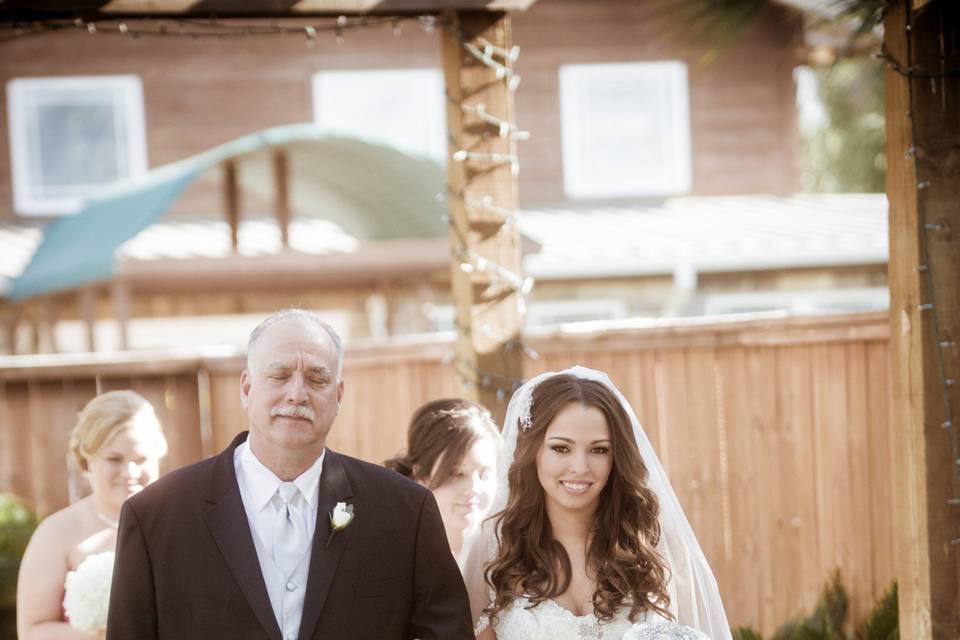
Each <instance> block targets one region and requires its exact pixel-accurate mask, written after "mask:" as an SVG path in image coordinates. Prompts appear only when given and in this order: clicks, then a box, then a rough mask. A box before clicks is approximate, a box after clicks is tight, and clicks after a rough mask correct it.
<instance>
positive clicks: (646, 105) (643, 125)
mask: <svg viewBox="0 0 960 640" xmlns="http://www.w3.org/2000/svg"><path fill="white" fill-rule="evenodd" d="M560 118H561V124H562V135H563V181H564V190H565V192H566V194H567V197H569V198H617V197H626V196H666V195H672V194H680V193H686V192H687V191H689V190H690V116H689V105H688V97H687V68H686V65H684V64H683V63H682V62H674V61H666V62H630V63H622V64H576V65H564V66H562V67H560Z"/></svg>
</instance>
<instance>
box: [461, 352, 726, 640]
mask: <svg viewBox="0 0 960 640" xmlns="http://www.w3.org/2000/svg"><path fill="white" fill-rule="evenodd" d="M561 374H567V375H572V376H576V377H578V378H584V379H587V380H595V381H597V382H600V383H601V384H603V385H605V386H606V387H607V388H609V389H610V390H611V391H612V392H613V393H614V395H615V396H616V397H617V399H618V400H619V401H620V404H621V405H623V408H624V410H625V411H626V413H627V415H628V416H630V421H631V422H632V424H633V435H634V438H635V439H636V442H637V448H638V449H639V450H640V456H641V458H642V459H643V462H644V464H645V465H646V467H647V470H648V472H649V477H648V479H647V486H649V487H650V489H651V490H652V491H653V492H654V493H655V494H656V495H657V499H658V500H659V502H660V530H661V535H660V542H659V544H658V545H657V551H659V552H660V554H661V556H662V557H663V559H664V561H665V562H666V565H667V568H668V570H669V575H670V580H669V582H668V584H667V589H668V592H669V595H670V612H671V613H672V614H673V615H674V617H675V618H676V621H677V622H678V623H679V624H682V625H686V626H688V627H693V628H694V629H699V630H700V631H702V632H704V633H705V634H707V635H708V636H709V637H710V638H711V639H712V640H730V638H731V633H730V626H729V625H728V624H727V616H726V614H725V613H724V610H723V603H722V601H721V600H720V590H719V588H718V587H717V581H716V579H715V578H714V576H713V572H712V571H711V570H710V566H709V565H708V564H707V560H706V558H705V557H704V555H703V551H701V549H700V544H699V543H698V542H697V537H696V536H695V535H694V533H693V529H691V528H690V523H689V522H688V521H687V518H686V516H685V515H684V513H683V509H682V508H681V507H680V502H679V501H678V500H677V496H676V494H675V493H674V492H673V488H672V487H671V486H670V482H669V481H668V480H667V474H666V473H665V472H664V470H663V465H661V464H660V459H659V458H658V457H657V454H656V452H654V450H653V446H652V445H651V444H650V440H649V439H647V435H646V434H645V433H644V431H643V427H642V426H641V425H640V421H639V420H638V419H637V416H636V414H635V413H634V412H633V408H632V407H631V406H630V403H629V402H627V400H626V398H624V397H623V394H621V393H620V391H619V390H618V389H617V388H616V386H614V384H613V382H611V380H610V378H609V377H608V376H607V375H606V374H605V373H603V372H602V371H596V370H594V369H588V368H586V367H581V366H576V367H572V368H570V369H567V370H565V371H551V372H548V373H543V374H540V375H538V376H536V377H534V378H532V379H530V380H529V381H527V382H526V383H525V384H524V385H523V386H521V387H520V388H519V389H518V390H517V391H516V393H514V394H513V397H512V398H511V399H510V404H509V406H508V407H507V416H506V419H505V420H504V425H503V433H502V438H503V440H502V450H501V452H500V456H499V459H498V461H497V482H498V484H497V492H496V495H495V496H494V499H493V502H492V503H491V505H490V511H489V514H491V515H492V514H496V513H499V512H500V511H502V510H503V508H504V507H505V506H506V504H507V498H508V496H509V493H510V487H509V485H508V483H507V473H508V471H509V470H510V466H511V465H512V464H513V457H514V451H515V449H516V446H517V433H518V430H519V428H520V426H519V425H520V422H521V420H526V421H527V423H528V424H529V419H530V404H531V401H532V398H533V389H534V388H535V387H536V386H537V385H538V384H540V382H542V381H543V380H545V379H547V378H549V377H552V376H555V375H561ZM464 546H465V548H464V554H463V556H462V557H463V559H464V561H463V562H464V564H463V570H464V578H465V581H466V584H467V591H468V592H469V595H470V608H471V611H472V614H473V620H474V623H475V624H476V623H477V621H478V619H479V618H480V614H481V612H482V611H483V609H484V608H486V606H487V605H488V604H489V603H490V595H491V594H490V588H489V585H487V584H486V582H485V580H484V571H485V570H486V566H487V564H488V563H489V561H490V560H491V559H492V558H493V557H494V556H495V554H496V551H497V538H496V535H495V531H494V521H493V520H492V519H491V520H485V521H484V522H483V526H482V527H480V528H479V530H478V531H476V532H475V533H474V535H473V536H472V537H471V538H470V539H469V540H467V541H465V545H464Z"/></svg>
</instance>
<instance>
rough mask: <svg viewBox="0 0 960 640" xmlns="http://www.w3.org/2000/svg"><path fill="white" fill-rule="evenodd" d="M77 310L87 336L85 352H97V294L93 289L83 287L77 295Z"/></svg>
mask: <svg viewBox="0 0 960 640" xmlns="http://www.w3.org/2000/svg"><path fill="white" fill-rule="evenodd" d="M77 297H78V299H77V309H78V310H79V315H80V319H81V320H83V325H84V328H85V329H86V334H87V351H89V352H91V353H93V352H94V351H96V350H97V334H96V326H97V292H96V290H95V289H94V288H93V287H83V288H82V289H80V292H79V293H78V295H77Z"/></svg>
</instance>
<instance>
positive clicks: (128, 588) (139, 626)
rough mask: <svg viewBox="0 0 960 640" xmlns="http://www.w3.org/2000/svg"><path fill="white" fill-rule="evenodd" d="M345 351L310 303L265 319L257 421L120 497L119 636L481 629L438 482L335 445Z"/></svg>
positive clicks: (115, 593)
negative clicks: (418, 480) (412, 477)
mask: <svg viewBox="0 0 960 640" xmlns="http://www.w3.org/2000/svg"><path fill="white" fill-rule="evenodd" d="M342 362H343V356H342V347H341V344H340V338H339V337H338V336H337V335H336V333H335V332H334V331H333V329H332V328H330V327H329V326H328V325H326V324H325V323H323V322H322V321H321V320H320V319H319V318H317V317H316V316H315V315H314V314H312V313H310V312H306V311H302V310H291V311H284V312H280V313H278V314H275V315H274V316H272V317H270V318H268V319H267V320H265V321H264V322H263V323H261V324H260V325H259V326H258V327H257V328H256V329H255V330H254V331H253V333H252V334H251V336H250V345H249V351H248V362H247V369H246V370H245V371H244V372H243V374H242V376H241V400H242V402H243V405H244V408H245V409H246V413H247V417H248V420H249V428H250V431H249V434H247V433H242V434H240V435H239V436H237V438H236V439H235V440H234V441H233V443H232V444H231V445H230V447H229V448H228V449H227V450H226V451H224V452H223V453H221V454H219V455H218V456H216V457H214V458H211V459H208V460H205V461H203V462H200V463H197V464H194V465H191V466H189V467H186V468H184V469H180V470H178V471H174V472H172V473H170V474H168V475H167V476H165V477H164V478H161V479H160V480H159V481H157V482H156V483H154V484H153V485H151V486H150V487H148V488H147V489H145V490H144V491H142V492H141V493H139V494H138V495H136V496H134V497H133V498H131V499H130V500H128V501H127V502H126V504H125V505H124V507H123V511H122V514H121V518H120V530H119V538H118V542H117V560H116V565H115V569H114V576H113V586H112V591H111V596H110V614H109V622H108V625H107V640H152V639H154V638H156V639H160V638H163V639H169V640H188V639H189V640H195V639H206V638H210V639H214V638H216V639H220V638H249V639H253V638H258V639H259V638H269V639H270V640H308V639H313V640H320V639H331V640H332V639H334V638H336V639H337V640H341V639H343V640H350V639H358V640H359V639H361V638H369V639H371V640H372V639H376V640H386V639H397V640H402V639H411V640H412V639H414V638H419V639H422V640H461V639H462V640H468V639H470V640H472V638H473V633H472V630H471V625H470V613H469V605H468V603H467V596H466V591H465V589H464V586H463V581H462V579H461V577H460V573H459V571H458V569H457V566H456V563H455V561H454V559H453V556H452V555H451V553H450V549H449V547H448V545H447V539H446V536H445V534H444V529H443V524H442V522H441V520H440V514H439V511H438V509H437V505H436V502H435V501H434V499H433V496H432V494H431V493H430V492H429V491H428V490H426V489H424V488H422V487H420V486H419V485H417V484H415V483H413V482H410V481H408V480H406V479H405V478H402V477H400V476H399V475H397V474H394V473H393V472H390V471H387V470H385V469H382V468H380V467H378V466H375V465H372V464H368V463H365V462H362V461H360V460H356V459H353V458H350V457H347V456H344V455H341V454H338V453H335V452H334V451H331V450H330V449H328V448H327V447H326V446H325V440H326V436H327V433H328V432H329V431H330V427H331V426H332V424H333V422H334V419H335V418H336V416H337V413H338V411H339V408H340V402H341V400H342V398H343V380H342V378H341V372H342Z"/></svg>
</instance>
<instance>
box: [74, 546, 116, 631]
mask: <svg viewBox="0 0 960 640" xmlns="http://www.w3.org/2000/svg"><path fill="white" fill-rule="evenodd" d="M113 558H114V552H113V551H104V552H103V553H97V554H94V555H92V556H87V557H86V559H84V561H83V562H81V563H80V566H78V567H77V570H76V571H70V572H69V573H67V579H66V580H65V581H64V583H63V591H64V597H63V609H64V611H65V612H66V614H67V619H68V620H69V621H70V626H71V627H73V628H75V629H79V630H80V631H88V632H89V631H102V630H103V629H106V628H107V605H108V604H109V603H110V581H111V580H112V579H113Z"/></svg>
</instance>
